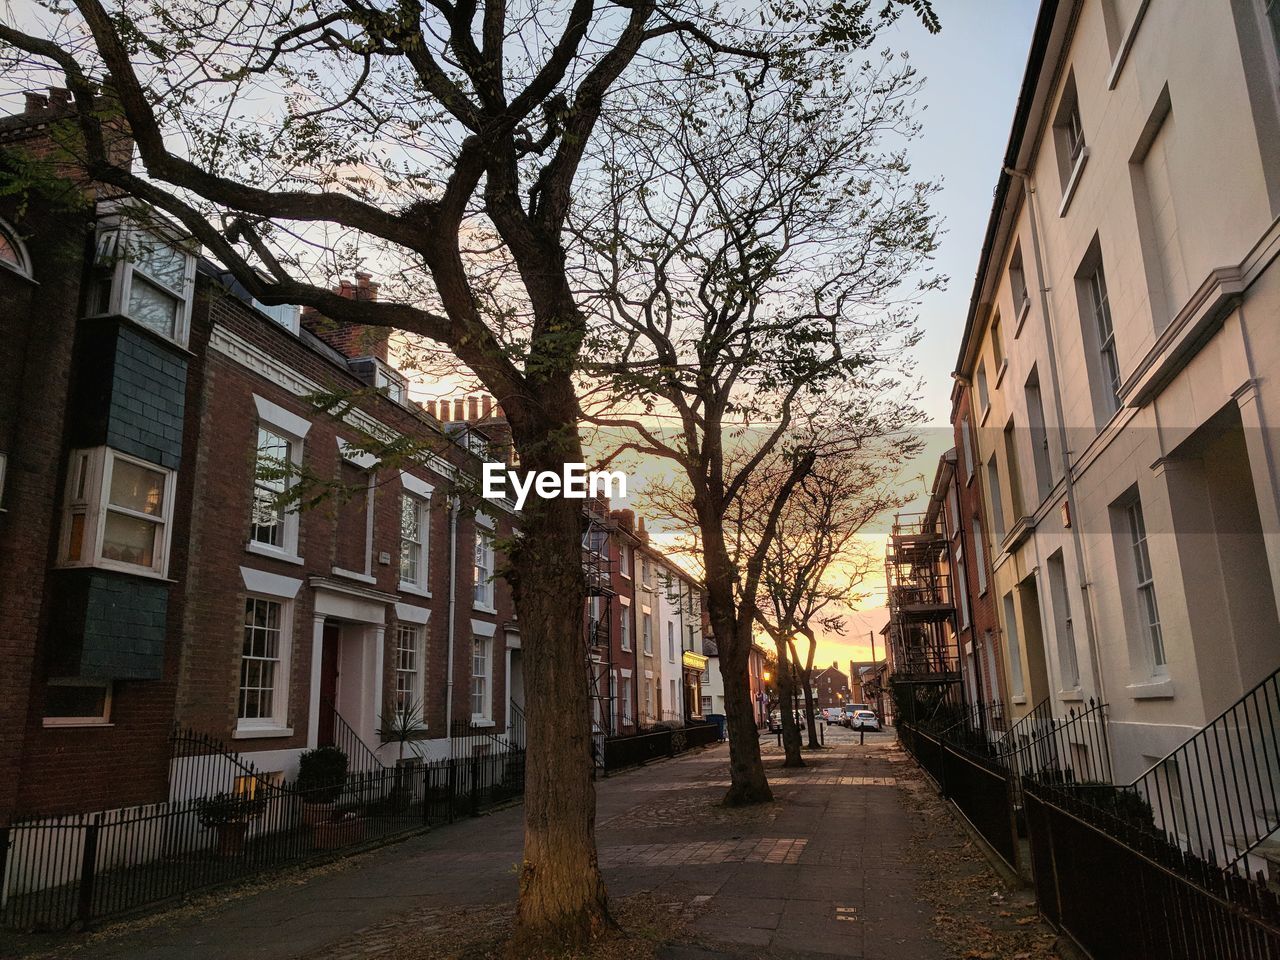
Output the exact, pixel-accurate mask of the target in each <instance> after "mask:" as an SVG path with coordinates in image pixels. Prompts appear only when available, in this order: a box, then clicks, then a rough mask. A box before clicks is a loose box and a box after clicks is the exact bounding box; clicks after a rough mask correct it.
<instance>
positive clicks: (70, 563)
mask: <svg viewBox="0 0 1280 960" xmlns="http://www.w3.org/2000/svg"><path fill="white" fill-rule="evenodd" d="M120 460H123V461H125V462H127V463H133V464H135V465H137V466H139V467H142V468H144V469H146V470H151V471H153V472H155V473H160V474H163V475H164V478H165V480H164V503H163V506H162V508H161V513H160V516H159V519H156V518H155V517H151V516H149V515H148V516H147V517H146V519H147V520H148V521H149V522H151V523H154V524H155V525H156V526H157V527H158V530H157V535H156V543H155V547H154V556H153V558H152V562H151V566H149V567H144V566H141V565H140V564H136V563H125V562H123V561H120V560H111V559H109V558H107V557H104V556H102V539H103V534H104V533H105V530H106V523H107V513H108V511H109V510H111V509H113V508H112V507H111V506H110V491H111V474H112V471H113V470H114V468H115V464H116V462H117V461H120ZM174 487H175V474H174V471H172V470H168V469H166V468H165V467H162V466H160V465H159V464H156V463H151V462H150V461H147V460H143V459H141V458H139V457H134V456H130V455H129V454H127V453H121V452H120V451H119V450H115V449H112V448H111V447H90V448H88V449H80V450H72V451H71V467H70V469H68V471H67V489H66V491H65V495H64V498H63V510H62V533H61V537H60V538H59V546H58V566H60V567H95V568H98V569H101V570H117V571H119V572H121V573H131V574H134V575H135V576H139V577H151V578H154V579H159V580H163V579H165V578H166V577H167V576H168V573H169V549H170V545H171V543H172V540H173V505H174V496H175V490H174ZM114 509H115V510H116V511H117V512H123V513H125V514H126V515H127V516H142V515H141V514H135V513H134V512H133V511H127V510H124V509H123V508H121V507H119V506H117V507H115V508H114ZM77 514H82V515H83V516H84V529H83V533H82V537H81V555H80V557H79V558H78V559H74V560H73V559H72V558H71V523H72V517H73V516H75V515H77Z"/></svg>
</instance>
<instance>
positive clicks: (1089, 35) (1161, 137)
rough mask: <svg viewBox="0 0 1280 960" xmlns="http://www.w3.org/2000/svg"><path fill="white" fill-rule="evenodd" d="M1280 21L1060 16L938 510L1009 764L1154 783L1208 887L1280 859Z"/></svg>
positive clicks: (1138, 805) (1023, 131) (947, 616)
mask: <svg viewBox="0 0 1280 960" xmlns="http://www.w3.org/2000/svg"><path fill="white" fill-rule="evenodd" d="M1278 10H1280V7H1277V5H1276V4H1273V3H1264V2H1262V0H1257V2H1254V0H1212V2H1205V3H1200V4H1194V5H1190V6H1186V5H1183V6H1178V5H1170V4H1161V3H1148V2H1142V0H1077V2H1067V0H1045V2H1043V3H1042V4H1041V7H1040V13H1039V17H1038V21H1037V24H1036V29H1035V34H1034V38H1033V44H1032V49H1031V53H1030V57H1029V61H1028V66H1027V71H1026V75H1025V79H1024V83H1023V87H1022V91H1021V94H1020V97H1019V100H1018V106H1017V110H1016V114H1015V118H1014V123H1013V129H1012V131H1011V134H1010V138H1009V142H1008V146H1007V149H1006V152H1005V156H1004V161H1003V165H1002V168H1001V169H1000V171H999V175H998V180H997V188H996V194H995V202H994V206H993V209H992V212H991V217H990V220H989V223H988V227H987V231H986V234H985V237H984V241H983V246H982V249H981V252H980V256H979V261H978V272H977V277H976V280H975V283H974V288H973V294H972V298H971V302H970V307H969V311H968V314H967V316H966V318H965V323H964V329H963V336H962V339H961V342H960V349H959V355H958V358H957V362H956V368H955V374H954V376H955V378H956V384H957V386H956V391H955V394H954V395H953V399H954V401H955V403H954V406H953V422H954V425H955V428H956V444H957V446H956V450H955V452H954V456H953V457H952V458H950V459H947V458H944V463H943V464H942V466H941V467H940V470H939V485H938V487H935V497H934V502H933V503H932V505H931V510H932V511H933V515H934V516H936V514H937V513H938V512H939V506H940V504H939V501H940V500H941V499H943V498H945V499H946V500H948V501H949V502H950V506H949V509H948V510H947V511H946V512H947V515H948V522H947V523H946V524H945V525H944V526H937V525H936V523H935V521H934V520H933V519H930V521H929V524H927V525H928V526H929V530H928V536H929V537H931V538H933V539H932V540H930V542H935V541H936V539H937V538H940V537H945V538H947V540H948V545H947V548H946V551H945V553H944V554H939V555H937V556H935V557H933V558H932V560H931V564H932V565H934V566H939V567H945V568H946V569H947V570H948V571H949V576H950V580H951V589H950V590H943V591H940V592H939V594H938V596H937V597H936V598H935V599H937V600H938V601H939V603H938V607H937V609H938V610H939V611H941V612H940V614H939V617H940V619H941V621H942V622H943V623H947V622H949V623H950V624H951V627H950V630H947V629H944V630H943V632H944V633H946V634H948V635H949V634H950V632H953V631H961V632H962V631H963V630H964V627H965V623H966V621H968V620H970V619H971V618H972V619H973V620H974V622H977V620H978V619H979V617H980V616H981V617H985V621H986V623H987V624H988V625H989V629H990V632H991V634H992V639H993V640H994V643H993V645H992V649H993V650H995V651H997V653H998V661H999V662H998V664H996V666H997V667H998V669H997V670H994V671H993V670H991V668H990V667H991V665H987V666H986V667H985V669H984V670H982V671H979V676H978V677H975V676H974V669H973V664H972V663H971V662H970V659H969V657H970V651H971V648H970V647H969V645H968V644H964V645H963V646H961V647H954V646H953V647H952V648H951V650H950V652H949V655H948V656H947V657H946V661H947V662H946V663H945V667H946V668H947V670H949V671H950V673H949V674H948V679H950V680H954V681H955V682H957V683H963V685H964V686H965V687H966V688H967V692H968V699H969V702H970V703H971V704H972V702H973V693H974V692H975V691H976V690H977V688H978V686H979V683H978V682H977V681H978V680H979V679H985V681H986V689H997V688H998V689H999V691H1000V695H999V713H998V716H997V717H996V720H997V721H998V722H995V723H993V722H992V717H991V716H990V715H986V714H983V715H981V716H977V717H976V720H975V721H974V725H975V727H976V726H979V725H980V726H981V728H982V729H981V733H983V734H985V735H986V737H987V738H988V739H989V741H991V742H993V743H994V744H995V746H994V747H990V748H984V749H986V750H988V752H987V753H985V754H984V757H989V756H998V757H999V758H1002V759H1001V762H1008V763H1011V764H1013V766H1012V769H1013V770H1014V772H1015V773H1019V774H1022V775H1034V776H1036V777H1039V778H1040V779H1041V780H1042V781H1044V782H1057V783H1059V784H1061V783H1064V782H1065V783H1070V782H1074V781H1090V782H1097V781H1104V782H1108V783H1111V784H1114V785H1116V787H1118V788H1119V789H1121V790H1122V791H1128V792H1132V793H1133V794H1136V797H1135V799H1134V800H1133V801H1132V802H1133V803H1134V804H1135V809H1136V810H1139V811H1143V810H1145V811H1147V812H1146V814H1145V817H1146V819H1147V820H1149V821H1150V823H1149V824H1148V826H1150V828H1151V829H1153V830H1154V831H1156V833H1157V834H1158V836H1159V837H1160V839H1159V841H1158V842H1159V843H1168V844H1171V845H1172V847H1173V848H1176V849H1179V850H1181V851H1183V852H1184V853H1185V854H1191V855H1193V856H1194V858H1196V859H1195V860H1194V862H1193V865H1192V867H1187V866H1186V865H1185V863H1184V862H1183V861H1182V860H1180V859H1178V858H1180V857H1182V856H1183V854H1170V855H1169V856H1170V859H1169V862H1170V863H1173V864H1175V865H1178V869H1180V870H1185V871H1187V873H1186V875H1187V876H1190V877H1199V879H1197V880H1196V882H1197V883H1199V882H1205V881H1203V876H1204V875H1203V874H1199V875H1197V874H1195V873H1194V869H1193V867H1194V866H1195V864H1203V863H1206V862H1207V863H1209V864H1213V865H1215V866H1214V869H1215V870H1216V869H1223V870H1228V871H1234V872H1236V873H1238V874H1240V875H1241V876H1249V877H1256V876H1257V875H1258V874H1259V873H1261V874H1262V875H1263V877H1264V879H1265V877H1267V876H1270V877H1272V878H1273V879H1274V876H1275V875H1276V872H1277V863H1280V855H1278V854H1277V852H1276V851H1277V840H1276V837H1277V833H1276V830H1277V828H1278V827H1280V819H1277V812H1276V811H1277V802H1276V801H1277V799H1278V798H1280V777H1278V775H1277V771H1276V767H1275V762H1274V760H1275V757H1276V756H1277V755H1280V737H1278V735H1277V727H1276V722H1275V716H1276V715H1275V713H1274V708H1273V706H1272V704H1273V703H1277V702H1280V696H1278V694H1280V687H1278V685H1277V684H1278V680H1277V677H1278V674H1277V668H1280V643H1278V642H1277V640H1278V638H1280V619H1278V618H1277V607H1278V597H1280V592H1278V591H1280V475H1278V473H1277V463H1278V461H1280V443H1277V440H1276V433H1275V424H1276V423H1277V422H1280V387H1278V386H1277V383H1276V379H1275V371H1276V370H1278V369H1280V324H1278V323H1277V317H1280V266H1277V265H1276V257H1277V255H1278V254H1280V56H1278V54H1280V13H1278ZM952 482H954V485H955V486H956V487H958V489H953V490H952V491H951V492H949V493H944V494H943V497H941V498H940V497H939V496H938V494H937V490H938V489H945V488H946V486H947V484H948V483H952ZM918 533H919V532H918V531H916V530H915V529H914V528H913V529H912V530H906V529H905V528H904V529H903V530H902V531H901V535H899V531H897V530H895V536H894V538H893V540H894V542H895V546H894V547H893V548H891V561H892V558H893V555H894V550H895V549H899V548H901V549H907V548H908V547H910V548H911V549H915V546H914V545H915V543H916V541H918V539H919V536H918V535H917V534H918ZM908 534H911V536H908ZM899 541H901V543H899ZM908 541H910V543H908ZM928 566H929V565H926V566H925V567H922V569H926V568H928ZM890 568H891V571H892V569H893V564H892V562H891V564H890ZM948 594H949V595H948ZM975 602H981V603H983V604H984V605H986V606H987V609H988V611H989V612H988V613H987V614H981V613H980V612H979V611H978V610H975V609H972V608H973V606H974V604H975ZM974 642H978V638H976V637H975V638H974ZM895 652H896V651H895ZM895 667H896V669H897V671H898V672H899V674H901V676H902V677H903V678H904V679H906V678H908V677H909V676H910V675H911V674H912V673H913V672H914V673H915V674H917V675H919V674H920V671H913V670H912V668H911V667H910V665H909V664H904V663H902V662H901V660H899V662H898V663H897V664H896V665H895ZM961 671H963V673H961ZM992 681H996V686H994V687H993V686H992V685H991V684H992ZM1082 718H1083V719H1082ZM1099 731H1101V734H1099ZM991 750H994V754H992V753H990V751H991ZM1019 757H1021V758H1022V759H1017V758H1019ZM1011 758H1012V759H1011ZM1013 796H1014V797H1015V798H1016V802H1018V803H1020V802H1021V796H1022V794H1021V792H1020V791H1018V790H1015V791H1014V793H1013ZM989 799H990V798H989ZM957 802H960V801H957ZM991 802H994V800H992V801H991ZM980 808H981V805H977V806H975V807H974V808H973V810H972V811H971V815H972V816H979V813H978V812H977V811H978V810H979V809H980ZM988 809H989V804H988ZM1026 816H1027V817H1030V816H1031V814H1030V813H1026ZM1064 816H1065V815H1064ZM1140 819H1141V818H1140ZM1007 833H1008V831H1007V830H1005V829H1004V828H1003V827H1001V828H1000V829H997V830H996V831H995V834H996V835H997V836H1001V837H1004V839H1003V840H1002V841H1001V842H1005V841H1007V836H1005V835H1007ZM1033 833H1034V831H1033ZM1032 846H1033V855H1034V854H1035V850H1034V847H1035V838H1034V836H1033V843H1032ZM1153 849H1156V848H1153ZM1158 849H1164V848H1163V847H1160V848H1158ZM1008 853H1009V855H1010V856H1013V857H1015V859H1016V851H1014V850H1013V849H1012V848H1008ZM1042 866H1043V865H1042ZM1215 875H1217V874H1215ZM1215 889H1217V888H1215ZM1242 889H1243V888H1242ZM1064 896H1065V895H1064ZM1242 902H1243V901H1242ZM1063 903H1064V906H1063V909H1064V910H1065V909H1066V907H1065V900H1064V901H1063ZM1224 922H1225V921H1224Z"/></svg>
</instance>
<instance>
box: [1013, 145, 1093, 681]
mask: <svg viewBox="0 0 1280 960" xmlns="http://www.w3.org/2000/svg"><path fill="white" fill-rule="evenodd" d="M1004 169H1005V173H1008V174H1010V175H1012V176H1015V177H1017V178H1018V179H1019V180H1021V181H1022V184H1023V186H1024V187H1026V190H1027V196H1028V199H1029V200H1030V202H1029V203H1028V204H1027V209H1028V211H1029V212H1030V215H1031V249H1032V253H1034V254H1035V258H1036V277H1037V279H1038V280H1039V284H1038V286H1039V288H1040V290H1039V292H1040V312H1041V316H1042V317H1043V318H1044V336H1045V345H1046V347H1047V349H1048V351H1049V377H1050V379H1051V380H1052V382H1053V395H1054V398H1055V400H1056V401H1057V402H1056V403H1054V405H1053V408H1054V413H1055V415H1056V419H1057V421H1058V432H1059V434H1060V435H1061V436H1062V443H1061V444H1059V447H1060V448H1061V453H1062V476H1063V479H1064V481H1065V485H1066V494H1067V510H1068V511H1070V514H1071V539H1072V541H1073V542H1074V544H1075V555H1076V576H1077V577H1079V579H1080V592H1081V593H1083V594H1084V626H1085V633H1086V634H1087V635H1088V641H1089V663H1090V666H1091V668H1092V669H1091V672H1092V674H1093V689H1094V690H1095V691H1097V694H1098V701H1099V702H1100V703H1106V702H1107V692H1106V687H1105V686H1104V685H1103V682H1102V669H1101V666H1100V662H1099V657H1098V632H1097V625H1096V623H1095V622H1094V609H1093V596H1092V593H1091V592H1090V589H1089V577H1088V570H1087V569H1086V568H1085V563H1084V544H1083V543H1082V541H1081V539H1080V528H1079V526H1077V524H1078V523H1079V517H1080V514H1079V512H1078V511H1077V510H1076V488H1075V482H1074V481H1073V480H1072V478H1071V451H1070V450H1068V449H1067V424H1066V419H1065V418H1064V416H1063V413H1062V390H1061V387H1060V380H1059V378H1058V350H1057V341H1056V340H1055V339H1054V328H1053V319H1052V316H1051V313H1050V308H1049V287H1047V286H1046V285H1045V283H1044V258H1043V256H1042V254H1041V246H1040V216H1039V209H1040V207H1039V199H1040V198H1039V196H1038V194H1037V192H1036V186H1035V181H1034V180H1032V179H1031V175H1030V174H1029V173H1027V172H1026V171H1025V170H1015V169H1014V168H1013V167H1005V168H1004Z"/></svg>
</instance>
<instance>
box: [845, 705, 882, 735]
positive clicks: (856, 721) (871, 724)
mask: <svg viewBox="0 0 1280 960" xmlns="http://www.w3.org/2000/svg"><path fill="white" fill-rule="evenodd" d="M850 726H851V727H852V728H853V729H854V730H879V729H880V718H879V717H877V716H876V715H875V714H874V713H872V712H871V711H870V710H859V711H857V712H856V713H855V714H854V715H853V722H852V723H851V724H850Z"/></svg>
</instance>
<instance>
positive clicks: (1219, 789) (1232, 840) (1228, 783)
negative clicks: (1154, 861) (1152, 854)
mask: <svg viewBox="0 0 1280 960" xmlns="http://www.w3.org/2000/svg"><path fill="white" fill-rule="evenodd" d="M1128 789H1131V790H1132V791H1133V792H1134V793H1135V794H1136V795H1137V796H1138V797H1141V798H1142V800H1143V801H1145V802H1146V804H1147V805H1148V806H1149V807H1150V808H1151V813H1152V818H1153V821H1154V823H1155V825H1156V826H1157V827H1158V828H1160V829H1161V830H1162V831H1163V832H1164V833H1165V835H1166V836H1167V837H1168V838H1169V839H1170V840H1171V841H1172V842H1175V843H1177V844H1178V845H1179V846H1180V847H1182V848H1183V849H1185V850H1187V851H1188V852H1190V853H1193V854H1195V855H1196V856H1198V857H1200V858H1201V859H1203V860H1205V861H1207V862H1209V863H1213V864H1217V865H1219V866H1221V867H1222V868H1223V869H1224V870H1229V871H1232V872H1235V873H1238V874H1240V875H1242V876H1249V875H1250V873H1252V872H1253V871H1252V869H1251V866H1252V867H1255V868H1256V867H1257V866H1259V865H1257V864H1254V865H1251V864H1250V862H1249V860H1250V857H1249V854H1250V853H1251V851H1253V850H1254V849H1256V848H1257V846H1258V845H1259V844H1260V843H1262V842H1263V841H1264V840H1266V839H1268V838H1269V837H1271V836H1273V835H1274V834H1275V833H1276V831H1277V830H1278V829H1280V671H1278V672H1277V673H1273V674H1271V676H1269V677H1267V679H1265V680H1263V681H1262V682H1261V683H1260V684H1258V685H1257V686H1256V687H1254V688H1253V689H1252V690H1250V691H1249V692H1248V693H1246V694H1245V695H1244V696H1243V697H1241V698H1240V700H1238V701H1236V702H1235V703H1234V704H1232V705H1231V707H1229V708H1228V709H1227V710H1226V711H1225V712H1223V713H1222V714H1221V715H1220V716H1218V717H1217V718H1215V719H1214V721H1213V722H1212V723H1210V724H1209V725H1208V726H1206V727H1205V728H1204V729H1202V730H1201V731H1199V732H1198V733H1197V734H1196V735H1195V736H1194V737H1192V738H1191V739H1190V740H1188V741H1187V742H1186V743H1184V744H1183V745H1182V746H1180V747H1179V748H1178V749H1177V750H1175V751H1174V752H1173V753H1171V754H1169V756H1167V757H1165V758H1164V759H1163V760H1161V761H1160V762H1159V763H1157V764H1155V765H1154V766H1153V767H1151V769H1149V770H1147V771H1146V772H1145V773H1144V774H1142V776H1140V777H1138V779H1137V780H1135V781H1134V782H1133V783H1132V784H1131V785H1130V787H1129V788H1128Z"/></svg>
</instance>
